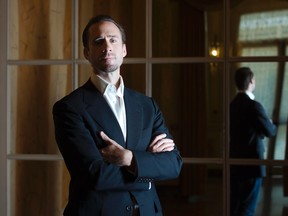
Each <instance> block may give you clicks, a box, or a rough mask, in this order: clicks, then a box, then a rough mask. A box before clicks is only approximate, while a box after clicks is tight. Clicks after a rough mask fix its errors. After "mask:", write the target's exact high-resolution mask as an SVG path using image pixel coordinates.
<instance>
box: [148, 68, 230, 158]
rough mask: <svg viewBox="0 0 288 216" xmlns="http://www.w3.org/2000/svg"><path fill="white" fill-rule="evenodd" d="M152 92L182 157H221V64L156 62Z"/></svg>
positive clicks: (222, 89) (222, 135)
mask: <svg viewBox="0 0 288 216" xmlns="http://www.w3.org/2000/svg"><path fill="white" fill-rule="evenodd" d="M152 70H153V73H152V79H153V83H152V90H153V92H152V94H153V97H154V99H155V100H156V102H157V103H158V104H159V106H160V108H161V110H162V112H163V115H164V116H165V119H166V123H167V125H168V127H169V128H170V131H171V133H172V135H173V137H174V140H175V142H176V144H177V146H179V149H180V150H181V152H182V156H184V157H222V149H223V143H224V133H223V131H224V128H225V125H224V120H223V119H224V105H223V104H224V98H223V95H224V77H223V76H224V75H223V64H219V63H210V64H209V63H207V64H200V63H199V64H166V65H162V64H156V65H153V66H152Z"/></svg>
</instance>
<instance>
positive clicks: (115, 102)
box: [91, 73, 127, 141]
mask: <svg viewBox="0 0 288 216" xmlns="http://www.w3.org/2000/svg"><path fill="white" fill-rule="evenodd" d="M91 81H92V83H93V84H94V85H95V87H96V88H97V89H98V90H99V91H100V92H101V93H102V94H103V97H104V98H105V100H106V101H107V103H108V104H109V106H110V107H111V109H112V111H113V113H114V115H115V117H116V118H117V120H118V123H119V125H120V127H121V130H122V133H123V136H124V140H125V141H126V133H127V129H126V111H125V103H124V82H123V79H122V77H121V76H120V85H119V87H118V89H116V86H115V85H112V84H110V83H108V82H107V81H106V80H104V79H103V78H101V77H100V76H98V75H96V74H94V73H93V74H92V75H91ZM104 132H105V131H104Z"/></svg>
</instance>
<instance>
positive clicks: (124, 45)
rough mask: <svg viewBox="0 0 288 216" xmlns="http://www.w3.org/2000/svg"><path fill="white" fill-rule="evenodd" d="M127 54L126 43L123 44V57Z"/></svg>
mask: <svg viewBox="0 0 288 216" xmlns="http://www.w3.org/2000/svg"><path fill="white" fill-rule="evenodd" d="M126 55H127V49H126V44H123V57H125V56H126Z"/></svg>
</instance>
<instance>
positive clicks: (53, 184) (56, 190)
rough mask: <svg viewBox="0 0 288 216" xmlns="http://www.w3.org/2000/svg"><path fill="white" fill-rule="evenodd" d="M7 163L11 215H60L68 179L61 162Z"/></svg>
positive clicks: (65, 199) (64, 203) (65, 200)
mask: <svg viewBox="0 0 288 216" xmlns="http://www.w3.org/2000/svg"><path fill="white" fill-rule="evenodd" d="M9 164H10V168H11V172H10V181H9V185H10V189H9V191H10V193H9V195H10V196H9V198H10V204H11V206H10V208H11V209H10V211H11V215H13V216H23V215H29V216H39V215H43V216H51V215H53V216H61V215H63V209H64V207H65V205H66V202H67V199H68V197H67V194H68V185H69V180H70V177H69V174H68V172H67V170H66V167H65V164H64V162H63V161H54V162H53V161H49V162H42V161H10V163H9Z"/></svg>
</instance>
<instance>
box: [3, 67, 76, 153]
mask: <svg viewBox="0 0 288 216" xmlns="http://www.w3.org/2000/svg"><path fill="white" fill-rule="evenodd" d="M8 87H9V88H10V89H8V91H9V94H10V96H11V97H10V98H9V100H10V101H9V105H10V106H9V108H10V123H11V125H10V126H9V128H10V130H11V131H10V142H11V147H10V148H11V149H10V150H9V152H10V153H12V154H44V153H47V154H55V153H58V149H57V145H56V142H55V138H54V126H53V119H52V106H53V105H54V103H55V102H56V100H58V99H60V98H62V97H63V96H65V95H66V94H67V93H68V92H70V91H71V88H72V85H71V67H70V66H69V65H62V66H59V65H56V66H10V67H9V68H8Z"/></svg>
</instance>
